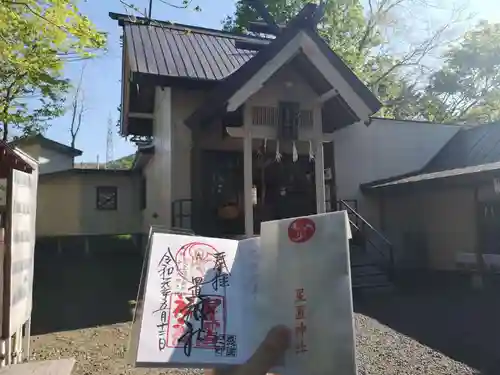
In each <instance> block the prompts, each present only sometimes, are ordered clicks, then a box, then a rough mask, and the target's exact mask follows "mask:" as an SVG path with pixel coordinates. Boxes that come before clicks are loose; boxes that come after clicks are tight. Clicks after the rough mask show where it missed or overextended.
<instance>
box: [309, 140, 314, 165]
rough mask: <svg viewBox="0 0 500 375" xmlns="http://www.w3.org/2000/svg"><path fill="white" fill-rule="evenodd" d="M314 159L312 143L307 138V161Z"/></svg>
mask: <svg viewBox="0 0 500 375" xmlns="http://www.w3.org/2000/svg"><path fill="white" fill-rule="evenodd" d="M313 160H314V151H313V144H312V141H311V140H309V161H313Z"/></svg>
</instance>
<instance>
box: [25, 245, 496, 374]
mask: <svg viewBox="0 0 500 375" xmlns="http://www.w3.org/2000/svg"><path fill="white" fill-rule="evenodd" d="M141 263H142V259H141V258H140V257H139V256H132V255H130V256H124V255H123V254H120V256H119V257H117V256H116V255H113V254H110V255H107V256H104V255H102V256H101V255H99V256H97V255H95V256H91V257H80V258H76V256H75V254H73V253H71V254H70V253H68V256H67V257H65V256H62V257H61V256H57V257H44V258H41V259H38V260H36V262H35V266H36V269H35V283H34V286H35V288H34V310H33V316H32V322H33V323H32V331H33V333H32V334H33V345H32V349H33V350H32V354H33V356H34V358H35V359H38V360H43V359H57V358H65V357H74V358H76V360H77V364H76V367H75V370H74V372H73V374H74V375H91V374H103V375H106V374H110V375H115V374H116V375H118V374H128V373H135V374H160V373H164V374H165V373H172V374H173V373H175V374H179V375H183V374H186V375H188V374H197V373H199V372H197V371H196V370H162V371H161V372H160V371H157V370H155V371H153V370H142V369H141V370H132V369H131V368H130V367H129V366H128V365H127V364H126V362H125V359H124V358H125V354H126V350H127V346H128V335H129V324H130V323H128V322H127V321H128V320H129V319H130V316H131V315H130V308H129V305H128V301H129V300H131V299H134V298H135V296H136V293H137V288H138V285H137V284H138V281H139V275H140V270H141ZM423 279H425V280H428V283H427V285H425V284H423V282H422V277H421V276H420V280H418V281H415V280H412V281H411V283H410V284H411V285H417V286H418V288H416V289H411V288H410V290H407V289H403V290H401V289H398V290H399V292H397V293H394V294H389V295H377V294H375V295H373V294H369V295H360V296H356V298H355V302H356V303H355V310H356V318H355V319H356V322H355V323H356V331H357V332H356V333H357V355H358V366H359V375H391V374H397V375H452V374H453V375H454V374H464V375H468V374H479V372H477V371H476V372H475V370H473V369H480V370H481V374H482V375H499V374H500V355H498V351H499V350H500V349H499V348H500V320H499V319H498V317H500V299H499V298H498V290H499V287H500V283H499V284H498V285H496V286H495V287H493V288H492V289H491V293H474V292H471V291H470V290H469V289H467V287H464V285H461V284H459V283H457V281H456V280H451V281H450V282H449V283H448V284H446V283H445V282H444V281H443V280H436V279H430V278H429V277H424V278H423ZM438 286H439V287H438ZM54 291H57V293H55V292H54ZM332 375H335V374H332Z"/></svg>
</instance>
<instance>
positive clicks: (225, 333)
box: [136, 233, 252, 367]
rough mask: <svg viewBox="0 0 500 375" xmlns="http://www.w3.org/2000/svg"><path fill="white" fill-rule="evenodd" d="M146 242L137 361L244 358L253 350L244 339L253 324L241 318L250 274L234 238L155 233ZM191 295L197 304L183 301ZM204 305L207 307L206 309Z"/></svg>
mask: <svg viewBox="0 0 500 375" xmlns="http://www.w3.org/2000/svg"><path fill="white" fill-rule="evenodd" d="M249 243H250V242H247V244H249ZM150 248H151V251H150V259H149V267H148V271H147V276H146V289H145V297H144V307H143V313H142V321H141V322H140V323H141V326H140V333H139V341H138V345H137V358H136V364H137V365H138V366H150V367H190V366H197V367H213V366H214V365H217V364H219V365H224V364H226V365H228V364H240V363H243V362H244V361H245V360H246V359H247V358H248V357H249V355H250V354H251V352H249V351H248V350H249V349H248V345H247V343H246V342H245V341H246V337H248V334H247V330H248V329H252V327H249V326H248V324H247V322H245V321H244V320H245V317H247V315H248V312H246V310H245V303H244V299H245V296H246V295H248V290H249V289H248V288H250V284H251V283H249V281H248V278H249V277H251V274H250V273H249V271H248V269H247V265H248V263H247V260H245V259H246V258H245V257H244V256H239V255H238V253H239V251H238V241H235V240H227V239H217V238H204V237H197V236H183V235H175V234H165V233H153V235H152V236H151V245H150ZM222 256H223V257H222ZM218 267H221V268H219V273H218V274H217V268H218ZM216 275H219V276H218V277H217V278H216ZM224 275H225V276H224ZM196 278H198V279H196ZM199 278H203V284H202V285H201V289H200V283H199V281H200V279H199ZM194 280H198V281H194ZM197 289H198V290H197ZM193 295H198V296H202V297H198V298H196V297H194V296H193ZM189 298H191V300H192V301H198V306H199V307H198V309H196V307H194V308H193V307H192V308H191V309H190V308H189V307H186V305H185V304H186V303H187V304H189ZM201 301H204V302H201ZM202 306H205V307H206V308H207V309H208V310H204V312H205V313H204V314H202V313H201V310H202V308H204V307H202ZM186 322H188V323H190V324H191V326H189V324H187V323H186ZM202 324H203V326H202ZM179 339H181V342H179V341H178V340H179ZM189 343H190V344H189Z"/></svg>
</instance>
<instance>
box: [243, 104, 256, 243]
mask: <svg viewBox="0 0 500 375" xmlns="http://www.w3.org/2000/svg"><path fill="white" fill-rule="evenodd" d="M250 109H251V108H250V107H249V106H245V108H244V115H243V128H244V131H245V135H244V137H243V201H244V206H245V235H247V236H253V234H254V232H253V202H252V187H253V170H252V114H251V112H250Z"/></svg>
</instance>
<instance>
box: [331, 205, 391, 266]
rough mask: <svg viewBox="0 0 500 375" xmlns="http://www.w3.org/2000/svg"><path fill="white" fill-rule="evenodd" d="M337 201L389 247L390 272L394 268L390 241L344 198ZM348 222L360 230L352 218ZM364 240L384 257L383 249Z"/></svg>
mask: <svg viewBox="0 0 500 375" xmlns="http://www.w3.org/2000/svg"><path fill="white" fill-rule="evenodd" d="M339 203H341V204H342V205H343V206H345V207H346V208H347V209H348V210H349V212H351V213H352V214H353V215H354V216H356V218H357V219H358V220H360V221H361V222H362V223H363V225H366V226H367V227H368V228H370V229H371V230H372V231H374V232H375V234H376V235H377V236H378V237H379V238H381V239H382V240H383V241H384V242H385V244H386V245H387V247H388V248H389V265H390V268H391V269H390V273H392V269H393V268H394V253H393V245H392V243H391V241H389V240H388V239H387V238H386V237H385V236H384V235H383V234H382V233H380V232H379V231H378V230H377V229H375V228H374V227H373V225H371V224H370V223H369V222H368V221H366V219H365V218H364V217H363V216H361V215H360V214H359V213H358V212H356V210H354V209H353V208H352V207H351V206H350V205H349V204H347V202H345V201H344V200H342V199H340V200H339ZM349 222H350V224H351V225H352V226H354V228H355V229H357V230H358V231H360V232H361V228H359V226H358V225H356V224H354V222H353V221H352V220H349ZM366 240H367V241H368V242H369V243H370V244H371V245H372V246H373V247H374V248H375V249H376V250H377V252H379V253H380V254H381V255H382V256H383V257H384V258H385V257H386V255H384V254H383V251H382V250H380V249H379V248H378V246H377V245H375V244H374V243H373V242H372V241H371V240H370V239H369V238H366Z"/></svg>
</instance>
